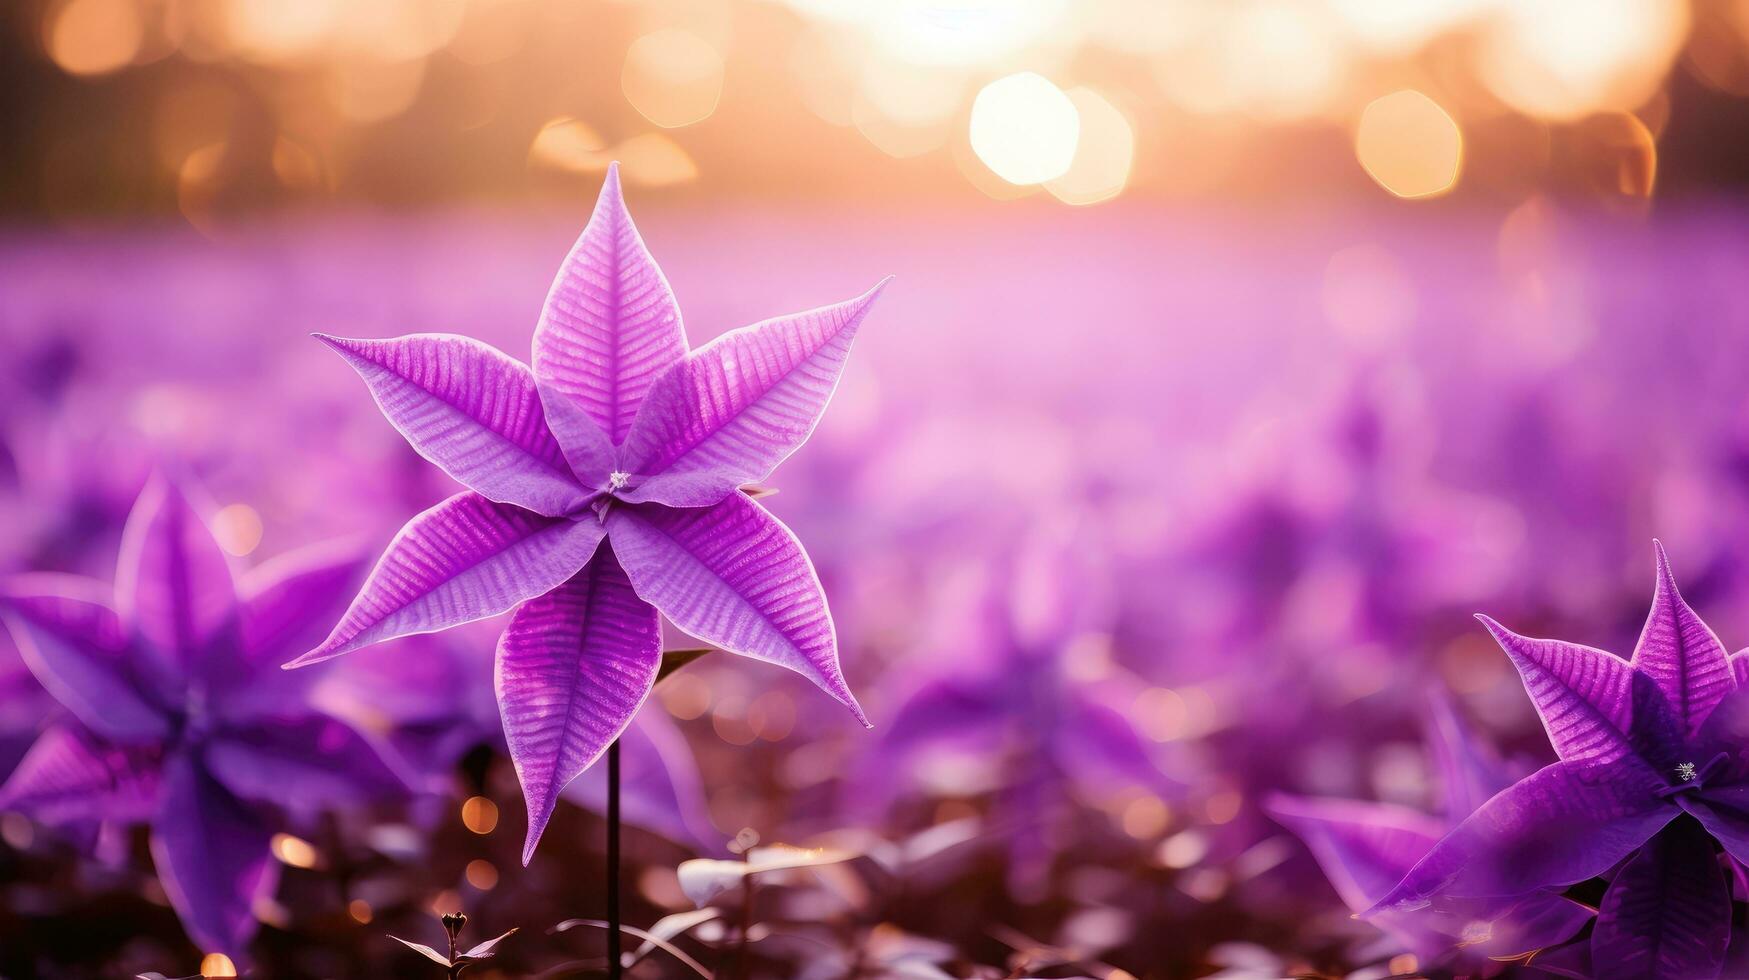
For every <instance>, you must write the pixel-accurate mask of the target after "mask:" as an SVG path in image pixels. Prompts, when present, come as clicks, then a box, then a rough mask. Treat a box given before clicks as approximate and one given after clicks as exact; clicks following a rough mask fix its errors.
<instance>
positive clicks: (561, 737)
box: [495, 547, 662, 864]
mask: <svg viewBox="0 0 1749 980" xmlns="http://www.w3.org/2000/svg"><path fill="white" fill-rule="evenodd" d="M661 662H662V629H661V621H660V619H659V618H658V617H657V615H656V610H655V609H653V608H651V606H650V605H649V604H647V603H645V602H644V601H643V600H641V599H639V598H638V596H637V593H635V592H633V591H632V585H631V582H629V581H628V580H627V579H626V575H625V572H624V571H622V570H621V569H620V566H619V562H617V561H616V560H615V559H614V555H613V551H612V550H611V549H609V548H605V547H604V548H601V549H599V550H598V551H597V552H596V554H595V557H594V558H592V559H591V560H590V562H589V564H588V565H587V566H585V567H584V569H583V571H581V572H579V573H578V574H577V576H576V577H575V578H573V579H571V580H570V581H569V582H566V583H565V584H563V585H561V586H559V587H558V588H556V589H554V590H552V591H551V592H548V593H547V594H546V595H543V596H541V597H540V598H538V599H534V600H532V601H530V602H527V603H525V604H523V606H522V607H521V608H520V609H518V610H517V611H516V614H515V615H514V616H512V617H511V619H510V626H509V627H508V628H507V629H505V631H504V636H503V638H502V639H500V640H499V642H498V663H497V669H496V672H495V687H496V690H497V693H498V707H499V711H500V713H501V714H502V715H503V718H504V738H505V741H506V742H507V743H509V746H510V758H511V760H512V761H513V762H514V763H515V764H516V774H517V777H518V778H519V779H520V780H521V782H522V794H523V798H524V799H525V800H526V802H527V804H528V837H527V841H526V843H525V844H524V846H523V850H522V863H523V864H527V863H528V862H529V860H530V859H531V858H533V857H534V848H535V845H536V844H537V843H539V841H540V836H541V832H542V831H544V830H545V829H546V825H547V820H548V819H549V818H550V817H551V816H552V813H553V806H554V804H556V803H557V802H558V798H559V791H560V790H562V789H564V788H565V785H566V784H567V783H569V782H570V781H571V780H573V779H576V778H577V776H579V775H580V774H582V772H583V770H585V769H587V768H589V767H590V766H591V765H593V764H594V762H595V760H596V759H598V758H600V756H601V754H602V753H603V752H605V751H606V750H607V747H608V746H609V745H611V744H612V743H613V740H614V739H616V738H618V737H619V736H620V733H621V732H623V731H624V730H625V728H626V726H627V725H628V724H630V723H631V720H632V716H633V715H634V714H636V713H637V710H638V708H639V707H640V706H641V705H642V704H643V703H644V699H645V698H646V697H648V696H649V693H650V688H651V686H652V685H654V684H655V682H656V670H657V668H658V667H659V666H660V665H661Z"/></svg>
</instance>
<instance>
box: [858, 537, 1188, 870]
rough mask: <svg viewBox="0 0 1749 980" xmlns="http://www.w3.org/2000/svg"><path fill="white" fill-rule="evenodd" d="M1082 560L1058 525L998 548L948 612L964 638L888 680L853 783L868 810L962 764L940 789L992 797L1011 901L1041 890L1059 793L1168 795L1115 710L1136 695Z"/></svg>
mask: <svg viewBox="0 0 1749 980" xmlns="http://www.w3.org/2000/svg"><path fill="white" fill-rule="evenodd" d="M1090 550H1092V549H1090V548H1089V547H1087V541H1086V540H1085V536H1084V535H1079V534H1074V533H1072V532H1070V531H1069V529H1067V528H1062V529H1055V530H1043V529H1035V531H1034V533H1032V534H1030V535H1029V536H1028V538H1027V540H1026V541H1024V542H1023V543H1022V544H1021V545H1020V546H1018V547H1014V548H1012V554H1011V555H1010V557H1009V559H1008V561H1007V563H1006V566H1005V567H1003V568H1002V570H1001V572H1000V573H999V574H997V575H995V576H993V577H992V580H989V581H983V582H980V583H978V586H979V591H978V593H977V594H976V595H975V596H974V597H973V598H972V600H971V602H970V603H969V605H970V609H961V610H959V611H958V612H959V618H960V619H961V620H963V621H964V623H965V626H966V628H967V629H966V630H965V631H962V632H961V634H960V635H958V636H955V637H954V638H953V640H952V641H951V644H952V650H951V652H950V653H943V654H941V655H938V656H934V657H930V658H928V660H929V662H928V663H927V664H925V665H922V666H919V667H917V668H916V669H914V670H905V671H901V672H895V673H894V675H893V676H894V677H895V679H896V680H895V683H896V684H899V685H902V687H900V688H899V689H898V690H896V691H894V692H893V695H892V698H893V700H894V701H896V702H897V705H898V706H897V707H896V708H895V709H893V715H892V717H893V723H892V725H891V726H890V728H888V729H887V734H886V735H885V737H883V738H882V739H881V740H880V741H879V742H878V743H876V744H875V745H873V746H872V747H871V748H870V750H869V753H868V755H867V760H868V761H867V763H866V764H865V765H864V766H863V767H862V768H861V771H860V772H859V774H858V777H857V778H856V779H855V781H854V783H853V790H852V792H853V793H854V794H855V795H856V797H857V800H858V803H859V804H860V805H861V806H863V807H866V808H868V809H871V810H876V811H878V810H881V809H885V808H886V807H888V806H889V805H890V804H891V803H892V802H893V800H894V799H895V798H896V797H898V796H899V795H900V793H901V792H902V791H903V790H905V789H906V788H908V787H907V786H906V785H905V782H904V781H905V780H907V779H910V780H915V779H917V778H918V777H919V776H920V775H924V774H926V773H927V772H928V771H929V770H930V769H932V768H934V769H941V768H942V767H941V766H931V765H930V763H931V761H939V760H941V759H942V758H944V757H945V758H948V759H957V758H961V757H971V758H975V759H976V760H977V762H976V764H975V765H969V766H964V767H957V768H956V769H955V775H954V778H953V782H954V783H955V784H956V785H957V787H958V788H959V790H960V791H962V792H967V791H969V792H977V791H980V790H983V789H986V788H990V789H994V790H995V792H996V794H997V796H998V798H999V804H998V806H997V807H996V809H997V811H998V812H1001V813H1003V814H1005V815H1010V816H1013V817H1015V818H1017V819H1018V821H1019V823H1018V824H1017V825H1016V826H1013V827H1011V828H1009V829H1010V830H1011V831H1012V834H1013V837H1012V841H1011V848H1010V850H1011V855H1012V858H1011V860H1012V863H1011V865H1010V880H1011V885H1012V886H1013V887H1015V888H1016V889H1017V890H1018V891H1021V892H1028V891H1036V889H1037V886H1038V885H1040V884H1041V883H1042V878H1043V876H1044V874H1045V872H1046V871H1047V870H1048V868H1049V865H1050V862H1051V860H1052V858H1053V857H1054V854H1055V849H1054V848H1053V847H1051V846H1049V845H1050V841H1051V840H1052V839H1054V838H1056V837H1059V836H1061V835H1059V834H1056V833H1055V832H1054V831H1055V822H1056V820H1057V818H1058V816H1059V810H1060V808H1061V806H1062V805H1063V804H1064V802H1065V801H1066V798H1067V797H1068V796H1069V795H1070V791H1078V792H1079V793H1080V794H1081V795H1082V796H1083V797H1086V798H1088V799H1090V800H1102V799H1107V798H1110V797H1112V796H1113V795H1115V794H1118V793H1122V792H1126V791H1134V790H1138V789H1139V790H1142V791H1144V792H1148V793H1152V794H1154V795H1156V796H1176V795H1177V793H1178V791H1179V789H1180V788H1181V787H1180V784H1179V783H1178V782H1177V781H1175V780H1174V779H1172V778H1171V777H1170V776H1168V775H1167V774H1166V773H1165V772H1164V771H1163V770H1162V768H1161V766H1160V763H1159V760H1158V759H1157V757H1156V755H1157V751H1158V746H1156V745H1155V744H1154V743H1153V742H1152V740H1150V739H1149V738H1148V737H1147V736H1145V735H1144V734H1142V733H1141V732H1140V731H1138V730H1137V727H1136V721H1135V720H1134V719H1132V718H1131V717H1130V716H1129V714H1128V713H1127V712H1128V710H1129V709H1130V707H1131V706H1133V705H1134V704H1135V703H1136V701H1137V698H1138V696H1139V695H1140V693H1141V691H1142V690H1143V688H1144V685H1143V684H1141V683H1140V682H1139V681H1137V680H1136V679H1135V678H1133V677H1130V676H1128V675H1126V674H1124V673H1123V672H1122V671H1120V670H1118V669H1117V668H1116V667H1114V666H1113V665H1112V664H1111V663H1110V662H1109V659H1108V651H1107V649H1106V647H1105V644H1106V643H1107V641H1108V639H1109V637H1108V634H1106V633H1105V632H1103V631H1104V630H1106V629H1109V626H1110V617H1111V610H1110V608H1109V606H1108V601H1107V596H1108V595H1109V591H1110V590H1109V589H1108V588H1107V587H1106V583H1105V582H1104V581H1103V577H1102V576H1101V575H1100V574H1099V573H1098V571H1097V569H1098V567H1099V566H1098V561H1097V560H1096V559H1095V558H1094V557H1093V556H1091V555H1089V554H1088V552H1089V551H1090ZM991 784H993V785H991Z"/></svg>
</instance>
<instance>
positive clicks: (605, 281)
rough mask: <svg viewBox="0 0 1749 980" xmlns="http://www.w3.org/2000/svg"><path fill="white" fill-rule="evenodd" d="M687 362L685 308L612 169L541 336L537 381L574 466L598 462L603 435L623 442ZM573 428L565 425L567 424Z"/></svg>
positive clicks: (537, 336) (537, 333) (557, 286)
mask: <svg viewBox="0 0 1749 980" xmlns="http://www.w3.org/2000/svg"><path fill="white" fill-rule="evenodd" d="M685 354H686V333H685V332H684V331H683V330H682V328H681V325H680V307H679V306H677V305H676V304H675V302H674V292H673V290H671V289H669V288H668V280H667V279H665V278H663V276H662V270H661V269H659V268H657V267H656V260H655V259H652V258H651V257H650V251H649V249H647V248H645V247H644V240H643V238H641V237H640V236H639V235H638V229H637V226H635V225H634V224H632V216H631V214H630V213H628V212H627V211H626V206H625V200H624V198H623V197H621V195H620V186H619V165H618V164H614V165H613V166H611V167H609V168H608V170H607V180H606V181H604V182H603V183H602V185H601V196H600V197H599V198H597V199H596V202H595V213H594V214H593V215H591V216H590V218H589V224H588V225H587V226H586V227H585V228H584V229H583V234H582V235H581V236H579V237H578V239H577V244H576V245H574V246H572V248H571V254H569V255H567V256H565V262H564V264H563V265H561V266H560V267H559V274H558V277H557V278H556V279H554V280H553V288H552V290H551V291H550V292H548V293H547V301H546V305H545V306H544V307H542V308H541V315H540V322H539V324H537V325H536V326H535V330H534V376H535V378H536V379H538V380H539V382H540V391H541V398H542V400H543V401H545V402H546V404H547V407H548V409H549V411H551V410H552V409H554V408H555V407H556V403H558V402H560V401H567V402H569V403H570V404H571V405H573V406H574V407H576V408H578V409H581V413H580V414H578V413H559V412H554V413H553V414H554V415H555V419H554V428H555V431H556V432H557V434H558V437H559V441H560V442H562V443H564V445H565V451H566V453H567V454H570V455H571V460H572V463H573V464H577V463H579V462H580V460H579V458H578V456H577V451H578V450H579V449H582V450H584V451H585V455H586V456H589V457H593V455H594V450H593V448H592V443H593V437H592V436H591V434H590V433H589V431H588V430H587V428H586V427H585V426H586V424H588V423H593V424H594V426H595V428H596V430H597V431H598V432H599V433H600V434H601V435H603V436H605V437H606V439H607V441H608V442H610V443H612V444H613V445H618V444H619V443H620V442H623V441H624V440H625V437H626V433H627V432H629V431H630V430H631V426H632V419H633V418H634V417H635V416H636V415H637V412H638V406H639V405H641V404H643V401H644V395H645V393H646V392H648V391H649V390H650V386H651V385H652V384H654V383H655V381H656V379H657V378H659V377H661V375H662V372H664V371H666V370H668V368H669V367H670V366H671V365H673V364H674V362H675V361H678V360H679V359H680V358H681V357H683V356H684V355H685ZM561 418H562V419H564V420H565V421H566V423H567V424H563V425H561V424H560V419H561Z"/></svg>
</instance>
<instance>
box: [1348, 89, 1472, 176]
mask: <svg viewBox="0 0 1749 980" xmlns="http://www.w3.org/2000/svg"><path fill="white" fill-rule="evenodd" d="M1354 154H1355V156H1356V157H1358V158H1359V159H1360V165H1361V166H1362V167H1364V168H1366V172H1367V174H1368V175H1369V176H1371V177H1372V179H1373V180H1376V181H1378V183H1379V186H1380V187H1383V188H1384V189H1385V190H1387V191H1390V192H1391V193H1392V194H1395V195H1397V196H1398V197H1408V198H1419V197H1434V196H1437V195H1439V194H1443V193H1445V192H1446V191H1449V190H1451V188H1452V187H1453V185H1455V184H1456V183H1457V179H1458V170H1459V168H1460V167H1461V166H1462V164H1463V136H1462V134H1461V133H1459V132H1458V126H1457V123H1456V122H1454V121H1453V120H1452V118H1451V116H1449V115H1447V114H1446V111H1445V110H1444V109H1441V108H1440V107H1439V104H1438V103H1436V102H1434V101H1433V100H1432V99H1430V98H1428V97H1427V96H1425V95H1422V94H1421V93H1420V92H1417V91H1415V90H1413V89H1404V90H1403V91H1401V92H1394V93H1392V94H1390V95H1387V96H1384V97H1382V98H1379V99H1375V100H1373V102H1371V103H1370V104H1368V105H1367V107H1366V110H1365V111H1363V112H1362V113H1361V115H1360V125H1359V127H1358V128H1357V129H1356V131H1355V134H1354Z"/></svg>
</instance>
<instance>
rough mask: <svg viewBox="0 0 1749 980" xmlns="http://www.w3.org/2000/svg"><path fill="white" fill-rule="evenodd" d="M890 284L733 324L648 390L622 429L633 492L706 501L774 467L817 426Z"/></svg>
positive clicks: (679, 501)
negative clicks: (832, 302) (853, 345)
mask: <svg viewBox="0 0 1749 980" xmlns="http://www.w3.org/2000/svg"><path fill="white" fill-rule="evenodd" d="M885 286H886V283H885V282H882V283H881V284H880V285H878V286H876V287H875V288H873V289H871V290H869V291H868V292H866V293H864V294H862V295H861V296H858V297H857V298H855V299H853V300H850V301H849V302H845V303H839V304H838V305H836V306H826V307H821V308H820V309H817V310H810V311H808V312H806V313H798V314H795V315H793V316H784V317H778V318H776V319H773V320H766V321H764V322H763V323H756V324H754V325H753V326H750V327H743V328H741V329H740V330H735V331H731V332H729V333H726V334H724V335H723V336H721V337H718V338H717V339H716V340H713V341H711V342H710V343H709V344H706V345H705V346H703V347H701V348H699V349H698V350H697V351H694V352H693V353H692V354H691V355H689V356H688V357H687V358H686V359H685V360H683V361H681V362H680V363H679V364H676V365H675V366H674V368H673V369H672V370H670V371H669V372H668V373H667V374H665V375H663V376H662V379H661V380H660V381H657V382H656V384H655V386H654V387H652V388H651V389H650V396H649V398H648V399H646V400H645V402H644V407H643V409H642V410H641V411H640V412H638V418H637V421H636V423H634V424H633V426H632V431H631V434H630V435H629V436H627V437H626V444H625V452H624V457H623V459H622V462H621V468H622V469H624V470H626V471H627V472H629V473H631V474H632V477H633V484H632V489H631V490H630V491H629V492H627V493H625V494H622V495H621V496H622V497H623V498H624V499H626V500H629V501H633V502H642V501H653V502H656V503H664V504H669V505H670V506H675V507H705V506H709V505H711V504H714V503H716V502H717V501H719V500H722V499H723V498H724V497H725V496H726V495H728V494H730V493H733V492H734V491H735V490H736V489H737V488H738V487H740V486H741V485H743V484H747V483H757V482H759V481H761V480H764V479H765V478H766V477H768V476H770V475H771V471H772V470H773V469H775V468H776V467H777V464H779V463H781V462H783V461H784V459H785V458H786V457H788V456H789V454H790V453H793V452H795V451H796V449H797V448H798V447H800V446H801V444H802V443H803V442H805V441H806V440H807V438H808V435H809V434H810V433H812V432H813V431H814V426H815V425H816V424H817V423H818V422H819V421H820V416H821V414H822V413H824V412H825V411H826V403H827V402H828V401H829V400H830V399H831V398H832V392H833V390H834V389H836V388H837V387H838V377H839V375H840V374H842V373H843V371H844V362H845V359H846V358H848V357H849V356H850V342H851V340H852V338H854V337H855V336H856V329H857V327H859V326H860V325H861V324H862V321H863V318H864V317H865V316H867V315H868V310H869V307H870V305H872V304H873V303H874V300H875V297H876V296H878V295H880V292H881V290H882V289H883V288H885Z"/></svg>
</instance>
